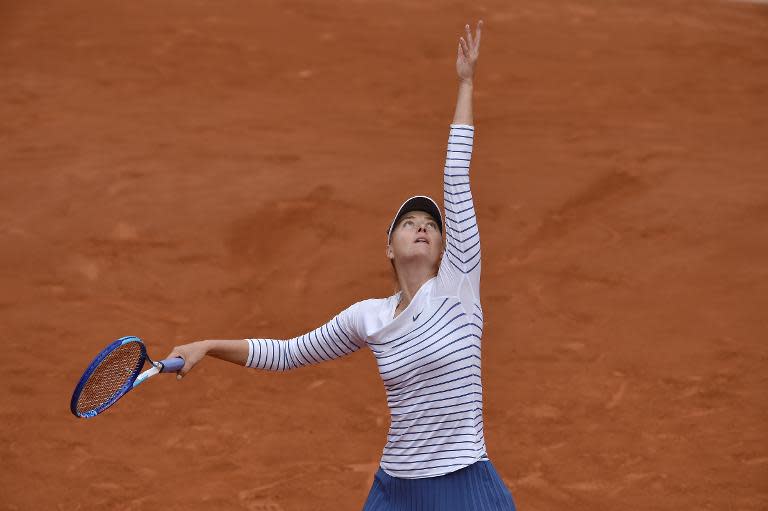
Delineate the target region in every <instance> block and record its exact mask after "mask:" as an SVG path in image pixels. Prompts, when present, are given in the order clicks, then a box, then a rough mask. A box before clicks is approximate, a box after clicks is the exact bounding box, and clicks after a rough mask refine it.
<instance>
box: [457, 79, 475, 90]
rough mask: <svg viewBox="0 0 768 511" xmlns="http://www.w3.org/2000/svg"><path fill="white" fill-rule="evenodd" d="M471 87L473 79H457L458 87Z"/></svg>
mask: <svg viewBox="0 0 768 511" xmlns="http://www.w3.org/2000/svg"><path fill="white" fill-rule="evenodd" d="M472 85H473V79H472V78H459V87H470V88H471V87H472Z"/></svg>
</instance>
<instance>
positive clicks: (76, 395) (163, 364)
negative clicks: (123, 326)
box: [69, 335, 184, 419]
mask: <svg viewBox="0 0 768 511" xmlns="http://www.w3.org/2000/svg"><path fill="white" fill-rule="evenodd" d="M132 342H134V343H138V345H139V349H140V350H141V357H140V360H139V361H138V362H137V364H136V368H135V369H134V370H133V373H132V374H131V375H130V377H129V378H128V379H126V381H125V383H124V384H123V386H122V387H120V389H118V390H117V392H115V393H114V394H113V395H112V397H111V398H109V399H108V400H107V401H105V402H104V403H102V404H101V405H99V406H97V407H96V408H94V409H93V410H89V411H87V412H84V413H79V412H78V411H77V402H78V400H79V399H80V393H81V392H82V391H83V389H84V388H85V385H86V383H87V382H88V379H89V378H90V377H91V375H92V374H93V373H94V371H95V370H96V368H97V367H98V366H99V364H101V362H102V361H103V360H104V359H105V358H106V357H107V356H109V354H110V353H112V352H113V351H114V350H116V349H117V348H119V347H121V346H123V345H125V344H128V343H132ZM147 361H148V362H149V363H150V364H151V365H152V368H151V369H148V370H146V371H144V372H141V370H142V369H143V368H144V363H145V362H147ZM182 367H184V359H182V358H181V357H174V358H169V359H165V360H161V361H159V362H154V361H152V359H151V358H149V355H148V354H147V348H146V346H145V345H144V341H142V340H141V339H140V338H138V337H136V336H134V335H128V336H126V337H121V338H120V339H118V340H116V341H115V342H113V343H111V344H110V345H109V346H107V347H106V348H104V349H103V350H101V352H100V353H99V354H98V355H96V357H95V358H94V359H93V361H92V362H91V363H90V365H89V366H88V368H87V369H86V370H85V372H84V373H83V375H82V376H81V377H80V381H78V382H77V385H76V386H75V391H74V392H73V393H72V400H71V401H70V403H69V409H70V410H71V412H72V414H73V415H75V416H76V417H81V418H84V419H89V418H91V417H95V416H96V415H98V414H100V413H101V412H103V411H104V410H106V409H107V408H109V407H110V406H112V405H113V404H115V402H116V401H117V400H118V399H120V398H121V397H123V396H124V395H125V394H126V393H127V392H129V391H130V390H131V389H133V388H135V387H136V386H138V385H139V384H141V383H143V382H145V381H146V380H147V379H148V378H150V377H152V376H154V375H156V374H158V373H170V372H176V371H178V370H179V369H181V368H182Z"/></svg>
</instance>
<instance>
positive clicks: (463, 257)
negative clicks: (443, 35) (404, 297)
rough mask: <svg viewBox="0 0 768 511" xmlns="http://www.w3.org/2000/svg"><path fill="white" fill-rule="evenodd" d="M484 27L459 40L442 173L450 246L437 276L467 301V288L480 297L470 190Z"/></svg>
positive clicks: (477, 246)
mask: <svg viewBox="0 0 768 511" xmlns="http://www.w3.org/2000/svg"><path fill="white" fill-rule="evenodd" d="M482 26H483V22H482V21H479V22H478V23H477V30H476V32H475V36H474V37H473V36H472V34H471V32H470V27H469V25H466V26H465V32H466V39H465V38H464V37H462V38H460V40H459V48H458V55H457V57H456V72H457V74H458V77H459V92H458V99H457V100H456V111H455V112H454V116H453V122H452V123H451V131H450V134H449V136H448V149H447V152H446V157H445V167H444V172H443V191H444V199H443V201H444V204H445V238H446V246H445V255H444V256H443V260H442V262H441V264H440V271H439V273H438V276H439V280H440V283H441V286H442V287H443V292H445V293H448V294H450V293H457V292H460V290H461V294H462V296H464V297H466V298H467V299H469V297H470V293H469V291H468V290H467V287H469V288H471V295H473V296H472V297H473V298H474V299H475V300H476V301H479V299H480V234H479V231H478V228H477V221H476V217H475V208H474V202H473V199H472V192H471V189H470V186H469V166H470V162H471V160H472V148H473V143H474V136H475V129H474V126H473V125H472V123H473V117H472V88H473V80H474V73H475V65H476V64H477V58H478V54H479V49H480V36H481V30H482ZM467 283H468V286H467Z"/></svg>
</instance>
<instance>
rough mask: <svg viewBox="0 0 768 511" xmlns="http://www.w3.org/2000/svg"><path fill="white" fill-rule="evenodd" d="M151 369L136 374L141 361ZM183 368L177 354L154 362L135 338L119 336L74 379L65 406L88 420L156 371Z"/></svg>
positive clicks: (141, 366)
mask: <svg viewBox="0 0 768 511" xmlns="http://www.w3.org/2000/svg"><path fill="white" fill-rule="evenodd" d="M145 361H146V362H149V363H150V365H151V366H152V368H150V369H147V370H146V371H144V372H143V373H139V372H140V371H141V369H142V368H143V367H144V362H145ZM182 367H184V359H183V358H181V357H174V358H168V359H165V360H161V361H159V362H155V361H153V360H152V359H150V358H149V355H147V348H146V346H144V343H143V342H142V340H141V339H139V338H138V337H133V336H128V337H122V338H120V339H118V340H116V341H115V342H113V343H112V344H110V345H109V346H107V347H106V348H104V349H103V350H101V353H99V354H98V355H96V358H94V359H93V362H91V365H89V366H88V369H86V370H85V373H83V376H82V377H80V381H79V382H77V386H76V387H75V392H74V393H72V401H71V403H70V405H69V408H70V410H72V413H73V414H75V415H76V416H77V417H82V418H85V419H89V418H91V417H95V416H96V415H98V414H100V413H101V412H103V411H104V410H106V409H107V408H109V407H110V406H112V405H113V404H115V402H116V401H117V400H118V399H120V398H121V397H123V396H124V395H125V394H126V393H127V392H129V391H130V390H132V389H134V388H136V386H138V385H139V384H141V383H144V382H145V381H147V380H148V379H149V378H151V377H153V376H154V375H156V374H157V373H173V372H176V371H178V370H179V369H181V368H182Z"/></svg>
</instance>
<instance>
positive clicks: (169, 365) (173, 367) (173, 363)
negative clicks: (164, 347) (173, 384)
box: [160, 357, 184, 373]
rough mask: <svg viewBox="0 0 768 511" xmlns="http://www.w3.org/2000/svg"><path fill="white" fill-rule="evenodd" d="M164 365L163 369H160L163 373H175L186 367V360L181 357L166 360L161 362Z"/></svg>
mask: <svg viewBox="0 0 768 511" xmlns="http://www.w3.org/2000/svg"><path fill="white" fill-rule="evenodd" d="M160 363H161V364H163V368H162V369H160V372H161V373H175V372H176V371H178V370H179V369H181V368H182V367H184V359H183V358H181V357H173V358H166V359H165V360H161V361H160Z"/></svg>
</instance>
